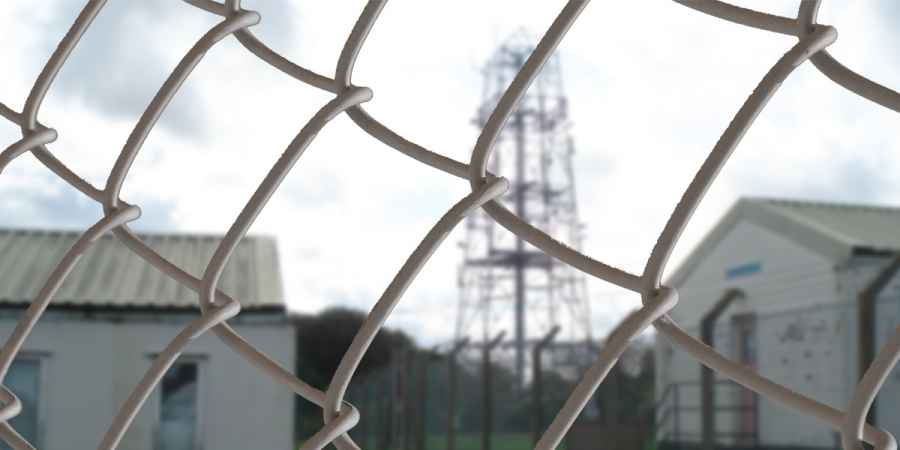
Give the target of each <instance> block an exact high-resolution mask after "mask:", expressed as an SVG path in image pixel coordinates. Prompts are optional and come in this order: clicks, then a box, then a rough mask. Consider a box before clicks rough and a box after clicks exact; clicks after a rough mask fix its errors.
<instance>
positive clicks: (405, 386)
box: [400, 348, 415, 450]
mask: <svg viewBox="0 0 900 450" xmlns="http://www.w3.org/2000/svg"><path fill="white" fill-rule="evenodd" d="M403 356H404V361H403V383H401V385H400V389H401V390H402V392H403V450H412V447H413V442H412V439H413V436H412V434H413V426H412V425H413V424H412V421H413V420H414V417H415V411H414V408H415V404H414V403H413V396H412V393H413V389H412V386H411V385H412V380H414V379H415V378H414V375H415V350H413V349H412V348H407V349H406V350H405V351H404V352H403Z"/></svg>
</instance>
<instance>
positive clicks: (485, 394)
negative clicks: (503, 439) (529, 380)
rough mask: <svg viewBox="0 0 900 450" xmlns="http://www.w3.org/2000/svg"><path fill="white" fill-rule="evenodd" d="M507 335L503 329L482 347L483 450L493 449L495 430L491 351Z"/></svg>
mask: <svg viewBox="0 0 900 450" xmlns="http://www.w3.org/2000/svg"><path fill="white" fill-rule="evenodd" d="M505 335H506V331H501V332H500V333H499V334H498V335H497V337H495V338H494V339H493V340H491V341H490V342H485V343H484V346H483V347H482V348H481V371H482V376H481V378H482V380H481V383H482V388H481V396H482V405H481V411H482V412H481V423H482V426H481V450H491V433H492V432H493V431H494V430H493V428H494V392H493V386H492V384H493V383H491V378H493V376H494V374H493V370H492V368H491V351H492V350H494V348H495V347H497V345H499V344H500V342H502V341H503V336H505Z"/></svg>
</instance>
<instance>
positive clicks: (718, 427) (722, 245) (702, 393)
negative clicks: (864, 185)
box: [656, 198, 900, 448]
mask: <svg viewBox="0 0 900 450" xmlns="http://www.w3.org/2000/svg"><path fill="white" fill-rule="evenodd" d="M898 252H900V208H888V207H880V206H863V205H847V204H832V203H820V202H807V201H794V200H776V199H764V198H746V199H741V200H739V201H738V202H737V203H736V204H735V205H734V206H733V207H732V208H731V210H730V211H728V213H727V214H726V215H725V216H724V217H723V218H722V219H721V220H720V221H719V222H718V224H717V225H716V226H715V227H714V228H713V229H712V230H711V231H710V232H709V233H708V235H707V236H706V237H705V238H704V239H703V240H702V242H700V244H699V245H697V247H696V248H695V249H694V250H693V251H692V252H691V253H690V254H689V255H688V257H687V258H686V259H685V261H684V262H683V263H682V264H681V265H680V267H679V268H678V269H677V271H675V272H674V274H673V275H672V276H671V277H670V278H669V279H668V280H667V284H669V285H671V286H674V287H676V288H677V289H678V290H679V293H680V299H681V301H680V303H679V304H678V305H677V306H676V308H675V309H674V310H673V311H672V312H671V315H672V317H673V318H674V319H675V320H677V321H678V323H680V324H681V325H682V326H683V327H684V328H685V329H686V330H688V331H689V332H690V333H691V334H693V335H694V336H696V337H697V338H700V339H702V340H703V341H705V342H707V343H709V344H710V345H712V346H714V347H715V348H716V349H717V350H718V351H719V352H720V353H722V354H723V355H725V356H727V357H729V358H731V359H733V360H735V361H738V362H741V363H743V364H745V365H746V366H748V367H749V368H751V369H752V370H756V371H758V372H759V373H760V374H762V375H764V376H766V377H768V378H770V379H772V380H773V381H776V382H778V383H780V384H783V385H785V386H787V387H788V388H790V389H793V390H795V391H797V392H800V393H802V394H804V395H807V396H810V397H811V398H814V399H816V400H818V401H820V402H823V403H826V404H828V405H831V406H833V407H835V408H839V409H842V410H843V409H846V407H847V405H848V403H849V401H850V398H851V396H852V394H853V389H854V388H855V386H856V383H857V381H858V379H859V378H860V376H861V374H862V373H863V370H864V368H865V367H868V364H869V363H870V362H871V360H872V357H873V355H874V353H875V352H876V351H877V349H878V348H880V346H881V345H882V344H883V343H884V342H885V339H886V338H887V336H888V335H889V333H891V332H893V330H894V328H895V327H896V326H897V324H898V317H900V282H898V280H897V278H898V277H897V276H895V274H896V272H897V270H898V268H900V258H898V256H897V255H898ZM704 373H705V375H704ZM656 394H657V404H658V406H657V418H656V420H657V428H658V432H657V439H658V441H659V442H660V446H661V447H666V446H668V448H691V447H696V446H698V445H702V444H704V443H709V442H712V443H714V444H715V445H716V446H717V447H720V448H721V447H745V448H746V447H768V448H837V447H839V437H838V434H837V433H835V432H834V431H833V430H832V429H831V428H830V427H829V426H827V425H825V424H824V423H822V422H821V421H819V420H817V419H815V418H812V417H810V416H808V415H805V414H801V413H798V412H795V411H792V410H788V409H787V408H785V407H783V406H781V405H779V404H776V403H775V402H773V401H770V400H767V399H765V398H760V397H758V396H756V395H755V394H753V393H752V392H750V391H748V390H746V389H743V388H740V387H738V386H736V385H735V384H734V383H733V382H730V381H727V380H726V379H725V378H724V377H722V376H720V375H717V374H715V373H713V372H712V371H704V370H701V366H700V364H699V363H698V362H697V361H696V360H695V359H693V358H691V357H690V356H689V355H687V353H685V352H683V351H681V350H679V349H677V348H675V347H673V346H672V345H671V344H669V343H668V342H667V341H666V340H665V339H659V340H658V342H657V347H656ZM871 420H872V421H873V422H874V423H876V424H877V425H879V426H882V427H884V428H886V429H887V430H888V431H891V432H893V433H894V434H895V435H898V433H900V376H896V375H894V376H891V377H890V378H889V379H888V380H887V382H886V383H885V386H884V388H883V389H882V390H881V393H880V395H879V396H878V398H877V400H876V404H875V406H874V412H873V413H872V416H871Z"/></svg>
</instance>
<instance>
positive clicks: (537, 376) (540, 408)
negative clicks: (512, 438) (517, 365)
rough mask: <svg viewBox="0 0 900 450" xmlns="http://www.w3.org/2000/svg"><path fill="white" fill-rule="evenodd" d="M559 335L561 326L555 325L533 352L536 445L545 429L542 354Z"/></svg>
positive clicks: (533, 425)
mask: <svg viewBox="0 0 900 450" xmlns="http://www.w3.org/2000/svg"><path fill="white" fill-rule="evenodd" d="M557 333H559V326H558V325H555V326H554V327H553V328H551V329H550V331H549V332H548V333H547V334H546V335H544V337H543V338H541V340H540V341H538V343H537V345H535V346H534V348H533V349H532V350H531V351H532V355H531V367H532V372H533V373H532V376H531V402H532V407H533V408H534V417H533V424H532V437H531V441H532V443H534V444H537V442H538V440H539V439H540V438H541V434H543V429H544V386H543V384H544V375H543V370H544V368H543V363H542V360H541V354H542V353H543V351H544V349H545V348H546V347H547V346H548V345H550V343H551V342H553V339H554V338H556V335H557Z"/></svg>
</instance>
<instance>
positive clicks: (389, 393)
mask: <svg viewBox="0 0 900 450" xmlns="http://www.w3.org/2000/svg"><path fill="white" fill-rule="evenodd" d="M396 365H397V363H396V358H395V357H393V356H392V357H391V363H390V367H388V370H387V371H386V372H385V373H384V374H378V378H381V377H382V376H383V377H384V378H386V379H385V380H382V381H381V414H382V420H381V422H382V423H381V435H380V436H379V438H380V440H379V442H377V443H376V445H377V447H378V448H390V447H391V444H392V443H391V440H392V438H393V431H394V389H393V385H394V371H395V370H396Z"/></svg>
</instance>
